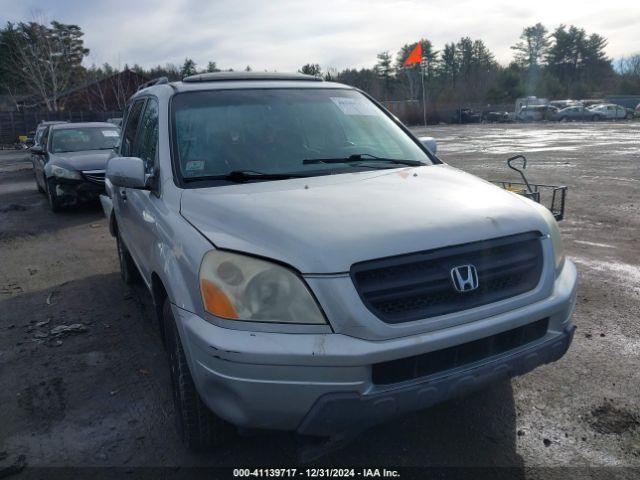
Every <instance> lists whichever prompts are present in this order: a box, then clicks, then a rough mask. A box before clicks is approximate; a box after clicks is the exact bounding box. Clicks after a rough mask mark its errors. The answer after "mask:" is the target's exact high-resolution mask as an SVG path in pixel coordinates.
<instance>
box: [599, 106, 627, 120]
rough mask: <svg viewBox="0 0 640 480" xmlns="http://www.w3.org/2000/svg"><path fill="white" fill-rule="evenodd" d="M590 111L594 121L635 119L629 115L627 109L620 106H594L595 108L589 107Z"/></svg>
mask: <svg viewBox="0 0 640 480" xmlns="http://www.w3.org/2000/svg"><path fill="white" fill-rule="evenodd" d="M589 111H590V112H591V113H592V117H591V119H592V120H616V119H624V118H627V119H630V118H633V114H631V113H629V112H628V111H627V109H626V108H624V107H621V106H620V105H614V104H613V103H603V104H600V105H594V106H593V107H589Z"/></svg>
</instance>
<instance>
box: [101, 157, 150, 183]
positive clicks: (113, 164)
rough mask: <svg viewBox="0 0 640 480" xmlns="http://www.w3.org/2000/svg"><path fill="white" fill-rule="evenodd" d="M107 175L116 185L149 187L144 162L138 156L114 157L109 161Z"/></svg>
mask: <svg viewBox="0 0 640 480" xmlns="http://www.w3.org/2000/svg"><path fill="white" fill-rule="evenodd" d="M106 177H107V178H108V179H109V181H110V182H111V183H112V184H113V185H115V186H116V187H124V188H137V189H142V190H144V189H147V188H148V178H149V177H148V175H147V174H146V172H145V170H144V162H143V161H142V159H141V158H138V157H113V158H112V159H110V160H109V162H108V163H107V173H106Z"/></svg>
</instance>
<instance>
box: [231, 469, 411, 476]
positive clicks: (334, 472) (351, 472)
mask: <svg viewBox="0 0 640 480" xmlns="http://www.w3.org/2000/svg"><path fill="white" fill-rule="evenodd" d="M233 476H234V477H235V478H241V477H262V478H278V477H281V478H295V477H302V478H357V477H362V478H399V477H400V473H399V472H398V471H397V470H389V469H386V468H359V469H355V468H305V469H298V468H235V469H234V470H233Z"/></svg>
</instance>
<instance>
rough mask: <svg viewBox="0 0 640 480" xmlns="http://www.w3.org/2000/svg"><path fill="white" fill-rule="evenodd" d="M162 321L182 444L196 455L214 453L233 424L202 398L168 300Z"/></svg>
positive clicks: (228, 433) (230, 432)
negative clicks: (198, 453) (206, 452)
mask: <svg viewBox="0 0 640 480" xmlns="http://www.w3.org/2000/svg"><path fill="white" fill-rule="evenodd" d="M162 320H163V322H164V331H165V339H166V340H165V342H166V349H167V354H168V357H169V367H170V372H171V386H172V390H173V403H174V407H175V416H176V420H177V425H178V432H179V434H180V437H181V439H182V441H183V443H184V444H185V446H186V447H187V448H189V449H190V450H193V451H195V452H203V451H208V450H211V449H212V448H214V447H217V446H219V445H222V444H223V443H224V442H225V440H227V439H228V438H229V437H231V435H232V434H233V430H234V429H233V427H232V426H231V424H229V423H227V422H225V421H224V420H222V419H221V418H219V417H217V416H216V415H215V414H214V413H213V412H212V411H211V410H209V408H208V407H207V406H206V405H205V404H204V402H203V401H202V399H201V398H200V395H199V394H198V391H197V390H196V386H195V384H194V382H193V377H192V376H191V372H190V370H189V365H188V364H187V359H186V357H185V354H184V349H183V348H182V342H181V341H180V336H179V334H178V329H177V327H176V323H175V319H174V318H173V313H172V311H171V304H170V303H169V300H168V299H165V301H164V305H163V308H162Z"/></svg>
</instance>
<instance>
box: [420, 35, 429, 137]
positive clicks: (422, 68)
mask: <svg viewBox="0 0 640 480" xmlns="http://www.w3.org/2000/svg"><path fill="white" fill-rule="evenodd" d="M420 42H423V40H420ZM421 53H422V56H421V58H420V80H421V82H422V120H423V122H424V128H427V96H426V94H425V89H424V74H425V71H426V69H427V57H426V55H425V54H424V50H423V49H421Z"/></svg>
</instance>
